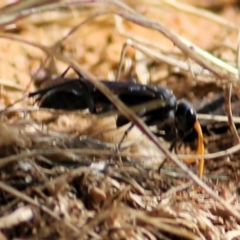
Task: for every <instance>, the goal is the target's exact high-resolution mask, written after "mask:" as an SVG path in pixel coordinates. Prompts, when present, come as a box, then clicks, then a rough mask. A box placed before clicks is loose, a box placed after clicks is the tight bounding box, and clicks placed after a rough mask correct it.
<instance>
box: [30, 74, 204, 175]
mask: <svg viewBox="0 0 240 240" xmlns="http://www.w3.org/2000/svg"><path fill="white" fill-rule="evenodd" d="M102 83H103V84H104V85H105V86H106V87H108V88H109V89H110V90H111V91H112V92H113V93H114V94H115V95H117V96H118V97H119V99H121V100H122V101H123V102H124V103H125V104H126V105H127V106H135V105H139V104H144V103H146V102H149V101H152V100H157V99H159V100H161V101H164V102H165V104H164V105H163V106H162V107H159V108H157V109H154V110H149V111H146V110H143V111H140V112H139V113H137V114H138V116H139V117H141V118H142V119H143V121H144V122H145V123H146V124H147V125H148V126H155V125H156V126H158V129H159V130H163V131H164V132H165V133H164V134H163V135H162V134H159V135H161V136H162V137H163V138H165V139H168V140H170V139H172V138H173V136H174V138H175V140H176V139H182V138H183V137H185V136H186V135H187V134H188V133H191V132H192V131H193V130H194V131H195V132H197V135H198V148H197V154H199V155H203V153H204V146H203V136H202V130H201V127H200V124H199V122H198V121H197V117H196V112H195V110H194V109H193V107H192V106H191V105H190V103H188V102H187V101H185V100H181V101H177V99H176V97H175V96H174V94H173V93H172V91H170V90H168V89H167V88H163V87H159V86H155V85H142V84H137V83H133V82H109V81H102ZM34 96H36V97H37V102H38V103H39V106H40V107H41V108H52V109H61V110H69V111H70V110H71V111H72V110H84V109H89V111H90V112H91V113H92V114H100V113H104V112H107V111H111V110H113V109H115V107H114V105H113V104H112V103H111V102H110V101H109V100H108V98H107V97H106V96H105V95H104V94H103V93H102V92H100V91H99V90H98V89H97V88H96V87H95V86H94V85H93V84H91V83H90V82H89V81H88V80H87V79H85V78H84V77H83V76H82V75H80V74H79V78H77V79H71V78H59V79H56V80H52V81H51V86H49V87H45V88H43V89H41V90H38V91H36V92H32V93H30V94H29V97H34ZM127 123H129V120H128V119H126V118H125V117H124V116H122V115H119V116H118V117H117V121H116V125H117V127H121V126H123V125H125V124H127ZM169 126H171V127H169ZM157 135H158V134H157ZM185 161H186V162H188V163H192V162H195V160H189V159H186V160H185ZM203 169H204V160H203V159H201V161H200V162H199V169H198V171H199V176H200V177H202V175H203Z"/></svg>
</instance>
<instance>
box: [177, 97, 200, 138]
mask: <svg viewBox="0 0 240 240" xmlns="http://www.w3.org/2000/svg"><path fill="white" fill-rule="evenodd" d="M196 121H197V116H196V112H195V110H194V109H193V107H192V106H191V105H190V103H189V102H187V101H185V100H180V101H179V102H178V103H177V106H176V111H175V125H176V127H177V130H178V132H179V133H180V134H181V133H182V134H183V135H185V134H187V133H189V132H191V131H192V130H193V129H194V124H195V123H196Z"/></svg>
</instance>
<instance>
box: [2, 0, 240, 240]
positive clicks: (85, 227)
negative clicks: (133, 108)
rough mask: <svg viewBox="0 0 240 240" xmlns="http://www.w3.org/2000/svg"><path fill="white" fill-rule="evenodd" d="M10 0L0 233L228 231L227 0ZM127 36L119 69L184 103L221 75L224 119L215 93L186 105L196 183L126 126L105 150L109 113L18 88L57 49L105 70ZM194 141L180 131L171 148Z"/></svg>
mask: <svg viewBox="0 0 240 240" xmlns="http://www.w3.org/2000/svg"><path fill="white" fill-rule="evenodd" d="M13 2H15V1H1V3H0V13H1V16H2V20H1V18H0V27H1V32H0V87H1V88H0V109H1V110H0V111H1V115H0V118H1V122H0V132H1V137H0V157H1V158H0V168H1V171H0V229H1V231H0V240H3V239H22V240H23V239H151V240H155V239H164V240H165V239H213V240H216V239H226V240H227V239H228V240H230V239H240V224H239V222H240V213H239V210H240V204H239V200H240V197H239V193H240V191H239V189H240V188H239V187H240V186H239V179H240V162H239V138H238V132H239V131H240V128H239V123H240V119H239V115H240V111H239V101H238V96H240V94H239V92H238V90H239V86H238V78H239V77H238V66H239V64H238V62H239V61H238V54H239V53H238V51H239V50H238V45H239V43H238V42H239V31H238V30H239V27H238V26H239V23H240V3H239V1H237V0H235V1H234V0H213V1H207V0H205V1H196V0H186V1H183V0H182V1H181V3H180V2H179V1H173V0H164V1H163V0H162V1H154V0H152V1H144V0H141V1H134V0H128V1H127V0H126V1H117V0H116V1H115V0H109V1H100V0H99V1H90V0H89V1H80V0H79V1H75V4H74V3H72V4H70V2H74V1H58V0H56V1H52V2H51V1H47V0H45V1H36V3H35V1H19V2H18V1H16V3H15V4H14V3H13ZM11 4H12V5H11ZM54 4H55V5H54ZM125 4H126V5H125ZM127 6H128V8H127ZM134 11H136V12H134ZM128 14H129V15H128ZM138 14H141V16H145V17H146V19H147V20H149V21H154V22H156V23H158V24H159V26H163V27H164V28H165V29H167V31H170V32H172V33H174V34H175V36H176V38H177V39H181V40H182V41H183V42H184V43H185V44H187V45H186V46H187V48H188V50H193V52H194V54H196V55H197V56H201V59H202V62H203V64H206V66H205V65H202V64H201V59H200V60H198V59H194V57H191V56H190V55H189V54H188V53H189V52H188V51H187V52H186V51H185V52H184V53H183V51H182V50H183V49H181V47H180V48H178V42H177V40H176V42H175V40H173V39H172V38H171V37H169V36H170V35H169V36H167V37H166V36H164V34H161V33H160V32H159V31H157V30H156V28H157V27H158V25H156V24H155V25H154V26H153V27H152V28H150V27H144V26H142V24H139V21H140V20H139V19H140V17H139V16H138ZM25 15H26V16H25ZM128 17H129V18H131V17H132V19H133V20H132V21H129V19H127V18H128ZM133 17H134V18H133ZM138 17H139V18H138ZM186 41H188V42H186ZM126 42H128V43H131V44H132V45H134V46H135V48H133V47H131V46H127V47H126V54H125V56H124V58H123V65H122V69H121V72H120V79H121V80H124V81H129V82H130V81H133V80H134V81H137V82H139V83H141V84H157V85H159V86H162V87H167V88H169V89H171V90H172V91H173V93H174V94H175V95H176V97H177V98H178V99H182V98H184V99H187V100H188V101H189V102H191V103H192V105H193V106H194V108H195V109H196V111H197V110H199V109H201V108H202V107H203V106H205V105H206V104H209V103H211V102H212V101H213V100H214V99H217V98H218V97H219V96H220V95H223V94H224V89H227V88H228V87H229V86H230V85H231V86H232V87H233V93H232V95H233V96H234V97H235V98H236V99H235V100H234V101H233V102H232V105H231V106H232V112H233V115H234V118H233V122H234V123H235V124H236V129H235V130H233V124H232V125H231V123H230V122H229V119H227V117H226V116H227V114H228V113H229V112H230V111H229V112H227V113H226V111H225V106H227V105H224V104H222V105H221V106H219V107H218V110H217V111H216V112H214V114H215V115H214V116H213V115H212V114H208V113H205V114H199V115H198V118H199V121H200V123H201V124H202V127H203V129H207V130H208V132H207V133H206V132H204V143H205V154H206V156H205V170H204V176H203V179H202V181H203V184H204V183H205V184H204V185H201V182H202V181H200V180H199V179H198V178H197V179H198V181H200V184H196V181H195V178H192V177H191V174H190V175H188V174H186V173H184V172H183V171H182V170H181V169H180V168H179V167H177V166H176V165H175V164H174V163H173V161H172V159H171V157H170V159H168V161H167V162H166V163H164V165H163V166H162V163H163V161H164V160H165V159H166V156H165V154H164V153H162V152H161V151H160V150H159V149H157V148H156V146H154V144H153V142H152V141H150V140H149V139H147V137H146V136H144V133H143V132H142V131H140V130H138V128H137V127H134V128H133V130H131V131H130V132H129V134H128V135H127V137H126V139H125V140H124V142H123V143H122V148H121V150H120V151H118V150H117V145H118V143H119V141H120V140H121V138H122V136H123V134H124V132H125V131H126V129H127V128H128V126H129V125H128V126H126V127H121V128H116V116H115V115H114V116H107V117H98V116H94V115H92V114H90V113H88V112H87V111H76V112H66V111H55V110H49V109H39V107H38V104H37V103H36V101H35V100H36V99H33V98H29V97H28V93H29V92H32V91H35V90H37V89H39V88H41V87H42V86H44V84H47V82H48V81H49V79H54V78H57V77H58V76H60V75H61V74H62V73H63V72H64V71H65V70H66V69H67V67H68V66H69V64H68V63H67V62H66V61H65V62H63V61H61V60H60V59H59V58H58V56H59V55H61V56H64V57H65V58H66V59H68V60H70V61H71V60H74V61H76V62H77V63H78V64H79V65H80V66H81V67H82V68H83V69H84V70H85V71H86V72H89V73H91V74H93V75H94V76H95V77H96V78H97V79H105V80H109V81H114V80H116V76H117V72H118V69H119V62H120V56H121V53H122V49H123V46H124V44H125V43H126ZM47 53H48V54H47ZM55 53H58V55H57V54H56V55H54V54H55ZM153 55H154V56H153ZM175 60H177V61H175ZM201 66H203V68H202V67H201ZM67 77H74V78H77V76H76V74H75V73H74V71H72V70H70V71H69V72H68V73H67ZM219 115H222V116H219ZM224 117H225V118H224ZM230 117H232V116H231V114H230ZM209 119H210V120H209ZM229 125H230V130H229V127H228V126H229ZM219 126H220V127H219ZM222 126H223V128H222ZM209 129H210V130H209ZM216 129H217V130H216ZM219 129H224V130H222V131H220V130H219ZM207 130H206V131H207ZM159 143H160V144H161V146H163V147H164V148H165V149H167V148H169V146H170V144H171V142H166V141H165V140H164V139H161V138H159ZM195 145H196V144H195V139H194V141H193V143H192V144H189V142H186V143H183V144H179V146H178V149H177V153H178V154H179V159H182V157H183V155H185V154H195V153H196V146H195ZM174 155H175V154H174ZM185 158H186V156H185ZM196 165H197V164H193V165H190V166H189V165H188V167H189V170H188V171H189V172H195V173H196V169H197V166H196ZM160 166H161V167H160ZM195 177H196V175H195ZM197 185H199V186H197Z"/></svg>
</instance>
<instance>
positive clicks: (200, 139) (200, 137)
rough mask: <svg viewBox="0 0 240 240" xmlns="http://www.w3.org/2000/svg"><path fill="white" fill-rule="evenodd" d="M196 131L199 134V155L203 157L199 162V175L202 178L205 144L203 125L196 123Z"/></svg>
mask: <svg viewBox="0 0 240 240" xmlns="http://www.w3.org/2000/svg"><path fill="white" fill-rule="evenodd" d="M194 129H195V130H196V132H197V134H198V145H197V154H198V155H201V158H200V160H199V165H198V175H199V177H200V178H202V176H203V171H204V158H203V155H204V143H203V133H202V128H201V125H200V123H199V122H198V121H196V122H195V124H194Z"/></svg>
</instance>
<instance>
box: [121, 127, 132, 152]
mask: <svg viewBox="0 0 240 240" xmlns="http://www.w3.org/2000/svg"><path fill="white" fill-rule="evenodd" d="M133 127H134V124H133V123H131V125H130V126H129V128H128V129H127V130H126V131H125V132H124V134H123V136H122V138H121V140H120V142H119V144H118V147H117V148H118V149H119V150H120V149H121V145H122V143H123V140H124V139H125V138H126V137H127V135H128V133H129V132H130V131H131V130H132V128H133Z"/></svg>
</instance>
